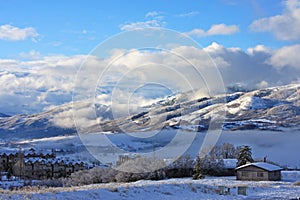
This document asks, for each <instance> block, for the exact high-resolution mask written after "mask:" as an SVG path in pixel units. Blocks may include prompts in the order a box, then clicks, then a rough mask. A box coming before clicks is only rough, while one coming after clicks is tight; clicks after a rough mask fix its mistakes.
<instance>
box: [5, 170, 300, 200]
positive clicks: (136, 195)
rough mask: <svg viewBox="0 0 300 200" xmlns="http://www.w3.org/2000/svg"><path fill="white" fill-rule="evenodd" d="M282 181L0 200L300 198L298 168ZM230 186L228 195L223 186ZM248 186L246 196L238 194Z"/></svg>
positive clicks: (13, 194)
mask: <svg viewBox="0 0 300 200" xmlns="http://www.w3.org/2000/svg"><path fill="white" fill-rule="evenodd" d="M282 175H283V180H282V181H259V182H254V181H237V180H235V177H207V178H205V179H202V180H192V179H191V178H184V179H168V180H161V181H145V180H142V181H137V182H133V183H108V184H93V185H86V186H80V187H69V188H44V189H37V188H36V189H32V188H30V189H25V190H18V191H9V190H0V199H78V200H79V199H85V200H86V199H105V200H106V199H108V200H110V199H116V200H117V199H135V200H136V199H146V198H148V199H158V200H164V199H180V200H184V199H297V198H299V197H300V186H295V185H293V184H294V182H295V181H297V180H300V172H299V171H297V172H296V171H288V172H286V171H284V172H283V173H282ZM223 186H224V187H226V188H230V192H229V193H228V194H226V195H224V194H220V193H221V192H220V191H221V188H222V187H223ZM238 187H246V188H247V194H246V195H238V191H237V190H238Z"/></svg>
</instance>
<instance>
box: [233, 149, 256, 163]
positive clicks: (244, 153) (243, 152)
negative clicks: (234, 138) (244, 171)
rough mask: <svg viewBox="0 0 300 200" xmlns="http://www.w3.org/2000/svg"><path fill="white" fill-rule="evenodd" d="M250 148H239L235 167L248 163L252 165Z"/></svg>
mask: <svg viewBox="0 0 300 200" xmlns="http://www.w3.org/2000/svg"><path fill="white" fill-rule="evenodd" d="M251 151H252V150H251V147H250V146H243V147H241V148H240V150H239V153H238V157H237V160H238V161H237V164H236V166H237V167H239V166H241V165H245V164H247V163H248V162H250V163H252V162H254V160H253V158H252V152H251Z"/></svg>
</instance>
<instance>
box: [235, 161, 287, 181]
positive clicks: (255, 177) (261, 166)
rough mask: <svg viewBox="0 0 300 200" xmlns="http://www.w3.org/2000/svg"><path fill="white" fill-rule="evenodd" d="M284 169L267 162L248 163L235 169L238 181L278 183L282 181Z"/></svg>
mask: <svg viewBox="0 0 300 200" xmlns="http://www.w3.org/2000/svg"><path fill="white" fill-rule="evenodd" d="M281 170H282V168H280V167H278V166H276V165H272V164H269V163H266V162H256V163H248V164H245V165H242V166H239V167H237V168H235V171H236V179H237V180H249V181H277V180H281Z"/></svg>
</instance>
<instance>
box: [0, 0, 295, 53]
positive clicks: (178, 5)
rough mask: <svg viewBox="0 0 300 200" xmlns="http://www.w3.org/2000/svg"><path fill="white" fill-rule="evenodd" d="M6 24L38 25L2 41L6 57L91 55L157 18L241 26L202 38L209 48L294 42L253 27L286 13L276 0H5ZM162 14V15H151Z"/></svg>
mask: <svg viewBox="0 0 300 200" xmlns="http://www.w3.org/2000/svg"><path fill="white" fill-rule="evenodd" d="M0 5H1V6H0V25H6V24H8V25H11V26H14V27H18V28H26V27H32V28H33V29H34V30H35V31H36V33H37V34H38V36H36V37H34V40H32V39H30V37H29V38H27V39H25V40H19V41H11V40H0V45H1V47H2V49H5V51H4V50H3V51H1V52H0V56H1V57H2V58H16V57H18V56H19V54H20V53H21V52H29V51H31V50H35V51H37V52H40V53H41V54H42V55H53V54H63V55H75V54H87V53H89V52H90V51H91V50H92V49H93V48H94V47H95V46H96V45H97V44H99V43H100V42H102V41H103V40H105V39H107V38H109V37H111V36H113V35H115V34H118V33H119V32H120V31H121V26H122V25H125V24H130V23H135V22H147V21H151V20H157V21H158V23H159V25H160V26H162V27H164V28H169V29H173V30H176V31H179V32H189V31H191V30H193V29H203V30H208V29H209V28H210V27H211V26H212V25H214V24H225V25H236V26H237V27H238V29H239V30H238V31H236V32H235V33H233V34H229V35H213V36H205V37H200V38H199V37H196V36H192V37H193V38H194V39H196V41H197V42H199V44H201V45H202V46H207V45H209V44H210V43H212V42H218V43H220V44H222V45H224V46H226V47H240V48H242V49H247V48H249V47H254V46H255V45H257V44H263V45H265V46H268V47H271V48H278V47H281V46H283V45H287V44H289V43H291V42H290V41H281V40H278V39H276V38H275V37H274V36H273V35H272V34H271V33H268V32H267V33H261V32H260V33H257V32H253V31H251V30H249V25H250V24H251V23H252V22H253V21H254V20H256V19H260V18H264V17H270V16H274V15H278V14H280V13H282V11H283V10H284V5H283V3H282V2H280V1H273V0H263V1H257V0H247V1H237V0H236V1H235V0H214V1H189V2H185V1H180V0H177V1H157V0H154V1H140V0H139V1H108V0H105V1H81V0H78V1H70V0H65V1H36V0H26V1H17V0H10V1H3V0H2V1H0ZM149 13H157V15H156V16H151V15H150V16H147V14H148V15H149Z"/></svg>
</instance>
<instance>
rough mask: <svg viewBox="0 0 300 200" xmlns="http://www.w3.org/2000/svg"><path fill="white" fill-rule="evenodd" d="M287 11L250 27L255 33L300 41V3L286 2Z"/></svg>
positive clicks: (255, 22) (297, 0)
mask: <svg viewBox="0 0 300 200" xmlns="http://www.w3.org/2000/svg"><path fill="white" fill-rule="evenodd" d="M284 6H285V10H284V11H283V13H282V14H280V15H275V16H272V17H266V18H262V19H258V20H255V21H254V22H253V23H252V24H251V25H250V30H252V31H254V32H271V33H273V34H274V35H275V36H276V38H278V39H280V40H299V39H300V1H299V0H286V1H284Z"/></svg>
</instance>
